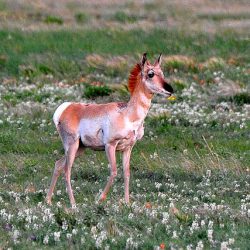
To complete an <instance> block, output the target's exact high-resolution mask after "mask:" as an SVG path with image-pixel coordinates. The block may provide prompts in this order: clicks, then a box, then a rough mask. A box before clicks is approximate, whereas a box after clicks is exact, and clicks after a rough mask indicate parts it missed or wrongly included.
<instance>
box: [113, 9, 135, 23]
mask: <svg viewBox="0 0 250 250" xmlns="http://www.w3.org/2000/svg"><path fill="white" fill-rule="evenodd" d="M113 19H114V20H116V21H118V22H120V23H133V22H135V21H136V20H137V18H136V17H135V16H132V15H128V14H126V13H125V12H123V11H117V12H116V13H115V14H114V16H113Z"/></svg>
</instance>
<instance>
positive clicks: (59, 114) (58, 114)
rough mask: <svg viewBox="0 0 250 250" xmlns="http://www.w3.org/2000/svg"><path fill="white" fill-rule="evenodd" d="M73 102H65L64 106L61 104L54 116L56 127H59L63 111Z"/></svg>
mask: <svg viewBox="0 0 250 250" xmlns="http://www.w3.org/2000/svg"><path fill="white" fill-rule="evenodd" d="M71 103H72V102H64V103H63V104H61V105H60V106H59V107H58V108H57V109H56V111H55V113H54V115H53V121H54V123H55V125H56V126H57V125H58V123H59V120H60V117H61V115H62V113H63V111H64V110H65V109H66V108H67V107H68V106H69V105H70V104H71Z"/></svg>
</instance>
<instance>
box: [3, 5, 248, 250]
mask: <svg viewBox="0 0 250 250" xmlns="http://www.w3.org/2000/svg"><path fill="white" fill-rule="evenodd" d="M13 2H15V1H13ZM235 2H236V1H214V3H215V4H216V6H217V10H216V11H215V10H214V8H213V7H214V6H213V5H212V4H211V1H205V0H204V1H193V0H192V1H190V3H189V5H187V4H186V1H181V0H178V1H177V0H175V1H169V2H168V1H155V2H149V1H148V2H146V3H144V1H142V2H140V1H138V3H134V2H133V1H129V2H126V3H121V1H113V3H112V4H110V2H109V1H101V4H100V1H92V2H91V3H86V2H84V3H82V1H78V0H75V1H66V0H63V1H61V2H60V6H59V5H57V4H52V2H51V1H43V2H40V1H33V2H32V4H30V3H29V1H21V2H19V1H16V3H15V4H13V3H11V2H9V1H0V20H1V22H0V171H1V174H0V249H50V248H53V249H62V248H63V249H64V248H69V249H96V248H99V249H197V250H198V249H223V250H224V249H248V248H249V245H250V240H249V239H250V192H249V190H250V175H249V171H250V94H249V93H250V60H249V55H250V45H249V44H250V43H249V30H250V29H249V15H248V13H249V12H248V11H247V10H248V9H247V8H249V6H248V5H247V1H243V0H239V1H237V3H235ZM247 6H248V7H247ZM121 10H122V11H121ZM145 51H147V52H148V53H149V58H150V60H154V58H156V56H158V54H159V53H160V52H162V53H163V63H162V68H163V69H164V73H165V76H166V78H168V79H169V81H170V82H171V83H172V86H173V88H174V89H175V92H176V93H175V95H176V97H177V99H176V100H175V101H167V100H166V99H164V98H161V97H159V96H158V97H157V96H156V97H155V98H154V100H153V104H152V107H151V109H150V112H149V115H148V117H147V119H146V125H145V127H146V131H145V136H144V138H143V140H142V141H140V142H137V144H136V146H135V147H134V149H133V153H132V160H131V185H130V190H131V204H130V205H125V204H124V195H123V192H124V191H123V189H124V184H123V175H122V167H121V156H120V155H119V154H117V158H118V177H117V180H116V182H115V183H114V186H113V188H112V190H111V192H110V194H109V196H108V198H107V201H106V202H104V203H101V204H99V203H97V201H96V200H97V197H98V195H99V194H100V192H101V190H102V188H104V186H105V183H106V181H107V177H108V176H109V169H108V166H107V164H108V163H107V159H106V157H105V154H104V153H103V152H93V151H88V150H87V151H86V153H85V154H84V155H83V156H82V157H80V158H79V159H77V160H76V161H75V163H74V167H73V171H72V186H73V189H74V194H75V198H76V202H77V209H76V210H74V211H72V210H71V209H70V205H69V199H68V195H67V192H66V190H65V183H64V180H63V178H61V179H60V180H59V181H58V184H57V187H56V191H55V194H54V196H53V200H52V202H53V204H52V206H48V205H46V203H45V202H44V199H45V196H46V192H47V189H48V187H49V183H50V178H51V175H52V172H53V168H54V163H55V161H56V160H57V159H59V158H60V157H61V155H62V154H63V150H62V145H61V141H60V139H59V137H58V134H57V132H56V129H55V127H54V124H53V122H52V115H53V112H54V111H55V109H56V107H57V106H58V105H60V104H61V103H62V102H64V101H76V102H77V101H81V102H97V103H102V102H110V101H118V100H120V101H128V99H129V93H128V91H127V88H126V83H127V78H128V75H129V71H130V69H131V67H132V66H133V64H134V63H136V62H137V61H138V60H139V59H140V56H141V54H142V53H143V52H145ZM99 85H101V86H102V85H103V86H104V87H100V86H99Z"/></svg>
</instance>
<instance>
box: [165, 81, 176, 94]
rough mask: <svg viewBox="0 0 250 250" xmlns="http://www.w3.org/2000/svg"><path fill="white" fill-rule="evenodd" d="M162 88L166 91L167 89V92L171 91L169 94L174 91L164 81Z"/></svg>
mask: <svg viewBox="0 0 250 250" xmlns="http://www.w3.org/2000/svg"><path fill="white" fill-rule="evenodd" d="M163 88H164V89H165V90H166V91H168V92H169V93H171V94H172V93H173V92H174V90H173V88H172V86H171V85H170V84H168V83H166V82H165V83H164V86H163Z"/></svg>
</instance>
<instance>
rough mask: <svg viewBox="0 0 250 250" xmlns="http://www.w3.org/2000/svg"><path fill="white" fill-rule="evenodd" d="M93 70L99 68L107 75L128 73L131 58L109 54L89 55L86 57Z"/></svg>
mask: <svg viewBox="0 0 250 250" xmlns="http://www.w3.org/2000/svg"><path fill="white" fill-rule="evenodd" d="M85 60H86V62H87V64H88V65H89V66H90V70H91V71H95V70H99V71H101V72H102V73H104V74H105V75H109V76H113V77H114V76H120V75H125V74H127V72H128V70H129V63H130V60H129V58H128V57H126V56H109V57H107V58H104V57H103V56H101V55H96V54H92V55H88V56H87V57H86V58H85Z"/></svg>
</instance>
